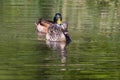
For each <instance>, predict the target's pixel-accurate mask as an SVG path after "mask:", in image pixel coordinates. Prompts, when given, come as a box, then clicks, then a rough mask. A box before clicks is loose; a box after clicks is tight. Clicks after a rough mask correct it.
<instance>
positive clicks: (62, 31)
mask: <svg viewBox="0 0 120 80" xmlns="http://www.w3.org/2000/svg"><path fill="white" fill-rule="evenodd" d="M35 25H36V26H37V30H38V32H40V33H41V32H42V33H45V34H46V40H49V41H67V40H70V37H69V35H68V30H67V28H68V24H67V23H66V22H62V16H61V14H60V13H56V14H55V16H54V18H53V21H50V20H46V19H39V20H38V21H37V22H36V23H35Z"/></svg>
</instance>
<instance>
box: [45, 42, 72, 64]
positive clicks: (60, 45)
mask: <svg viewBox="0 0 120 80" xmlns="http://www.w3.org/2000/svg"><path fill="white" fill-rule="evenodd" d="M69 43H70V41H67V42H55V41H49V40H46V44H47V45H48V47H50V48H52V49H53V50H57V51H60V53H61V63H66V59H67V49H66V47H67V46H68V44H69Z"/></svg>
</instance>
